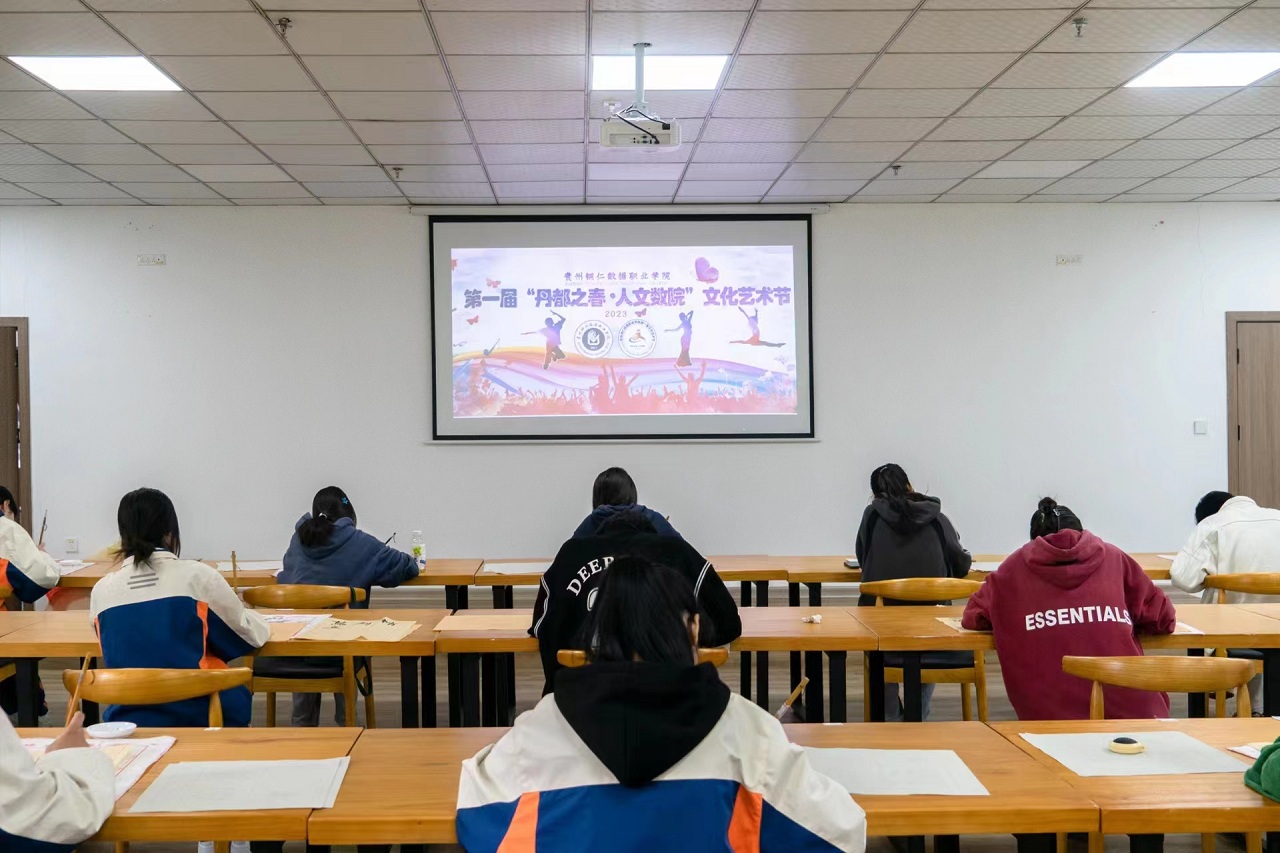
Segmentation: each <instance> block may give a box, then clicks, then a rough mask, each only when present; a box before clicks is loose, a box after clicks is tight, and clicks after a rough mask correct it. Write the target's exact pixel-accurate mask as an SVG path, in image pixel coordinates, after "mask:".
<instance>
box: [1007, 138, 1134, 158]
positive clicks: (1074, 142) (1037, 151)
mask: <svg viewBox="0 0 1280 853" xmlns="http://www.w3.org/2000/svg"><path fill="white" fill-rule="evenodd" d="M1128 144H1129V143H1128V141H1127V140H1123V139H1101V140H1099V139H1062V140H1059V139H1046V140H1040V139H1033V140H1031V141H1030V142H1028V143H1026V144H1025V145H1023V146H1021V147H1020V148H1018V150H1016V151H1013V152H1011V153H1010V154H1009V155H1008V159H1010V160H1096V159H1097V158H1099V157H1106V156H1107V155H1108V154H1111V153H1112V152H1114V151H1116V150H1118V149H1120V148H1123V147H1124V146H1126V145H1128Z"/></svg>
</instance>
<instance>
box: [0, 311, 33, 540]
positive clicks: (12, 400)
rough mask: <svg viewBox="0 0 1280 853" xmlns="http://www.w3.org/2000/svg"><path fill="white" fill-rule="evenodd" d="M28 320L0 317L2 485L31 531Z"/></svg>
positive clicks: (0, 478)
mask: <svg viewBox="0 0 1280 853" xmlns="http://www.w3.org/2000/svg"><path fill="white" fill-rule="evenodd" d="M26 338H27V320H26V318H25V317H0V485H3V486H5V487H6V488H8V489H9V491H11V492H13V497H14V500H15V502H16V503H17V505H18V508H20V509H21V510H22V512H21V513H19V515H18V522H19V523H20V524H22V526H23V527H25V528H27V530H28V532H29V531H30V530H31V509H30V508H29V507H28V503H29V502H30V498H31V447H30V424H29V423H28V422H27V414H28V412H29V410H30V407H29V405H28V395H29V393H30V380H29V376H30V374H29V372H28V369H27V340H26Z"/></svg>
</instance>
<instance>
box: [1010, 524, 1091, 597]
mask: <svg viewBox="0 0 1280 853" xmlns="http://www.w3.org/2000/svg"><path fill="white" fill-rule="evenodd" d="M1021 553H1022V557H1023V559H1024V560H1026V562H1027V568H1029V569H1030V570H1031V572H1032V574H1034V575H1036V576H1037V577H1039V578H1040V579H1041V580H1043V581H1045V582H1046V583H1050V584H1053V585H1054V586H1056V587H1059V588H1060V589H1075V588H1076V587H1078V586H1080V584H1082V583H1084V582H1085V581H1086V580H1088V579H1089V578H1090V577H1092V576H1093V573H1094V572H1096V571H1097V570H1098V569H1099V568H1101V567H1102V564H1103V560H1102V556H1103V542H1102V540H1101V539H1099V538H1098V537H1097V536H1094V535H1093V534H1092V533H1090V532H1089V531H1087V530H1085V531H1083V532H1082V531H1079V530H1059V531H1058V532H1057V533H1053V534H1050V535H1049V536H1041V537H1039V538H1037V539H1033V540H1032V541H1030V542H1028V543H1027V544H1026V545H1023V546H1022V550H1021Z"/></svg>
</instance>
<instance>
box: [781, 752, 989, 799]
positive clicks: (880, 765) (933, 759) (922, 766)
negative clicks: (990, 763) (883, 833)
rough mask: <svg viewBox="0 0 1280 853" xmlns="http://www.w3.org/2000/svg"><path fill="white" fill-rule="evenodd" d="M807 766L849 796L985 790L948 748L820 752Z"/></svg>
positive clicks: (979, 793)
mask: <svg viewBox="0 0 1280 853" xmlns="http://www.w3.org/2000/svg"><path fill="white" fill-rule="evenodd" d="M804 751H805V753H806V754H807V755H808V757H809V764H810V765H812V766H813V769H815V770H817V771H818V772H819V773H824V774H826V775H827V776H830V777H831V778H832V779H834V780H835V781H836V784H838V785H840V786H842V787H843V788H844V789H845V790H846V791H848V792H849V793H850V794H853V795H855V796H857V795H858V794H942V795H944V796H953V797H985V796H987V793H988V792H987V789H986V788H985V787H984V786H983V784H982V783H981V782H979V781H978V777H977V776H974V775H973V771H972V770H970V769H969V767H968V766H967V765H966V764H965V763H964V761H962V760H961V759H960V756H958V755H956V754H955V752H953V751H952V750H949V749H820V748H818V747H812V746H806V747H805V748H804Z"/></svg>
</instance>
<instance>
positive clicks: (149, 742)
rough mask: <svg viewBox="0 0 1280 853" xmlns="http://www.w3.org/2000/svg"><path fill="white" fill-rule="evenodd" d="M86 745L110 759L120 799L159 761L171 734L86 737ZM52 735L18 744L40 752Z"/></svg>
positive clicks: (46, 746)
mask: <svg viewBox="0 0 1280 853" xmlns="http://www.w3.org/2000/svg"><path fill="white" fill-rule="evenodd" d="M88 741H89V746H90V747H92V748H93V749H100V750H102V751H103V752H105V753H106V754H107V757H108V758H110V759H111V766H112V767H113V768H114V770H115V774H116V799H117V800H118V799H120V798H121V797H123V796H124V795H125V792H127V791H128V790H129V789H130V788H132V787H133V786H134V785H136V784H137V783H138V780H139V779H141V778H142V774H144V773H146V772H147V768H148V767H150V766H151V765H152V764H155V763H156V762H157V761H159V760H160V758H161V756H163V755H164V754H165V753H166V752H168V751H169V747H171V746H173V744H174V739H173V738H171V737H149V738H131V739H129V740H110V739H108V740H101V739H99V738H89V739H88ZM51 743H53V738H48V737H38V738H23V740H22V745H23V746H24V747H26V749H27V752H29V753H31V755H32V756H33V757H36V758H39V757H40V756H42V755H44V752H45V750H46V749H48V748H49V744H51Z"/></svg>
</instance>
